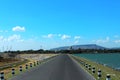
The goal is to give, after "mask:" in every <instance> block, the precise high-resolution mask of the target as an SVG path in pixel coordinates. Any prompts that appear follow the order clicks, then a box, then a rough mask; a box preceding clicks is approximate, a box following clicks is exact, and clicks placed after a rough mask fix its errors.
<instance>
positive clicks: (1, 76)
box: [0, 56, 56, 80]
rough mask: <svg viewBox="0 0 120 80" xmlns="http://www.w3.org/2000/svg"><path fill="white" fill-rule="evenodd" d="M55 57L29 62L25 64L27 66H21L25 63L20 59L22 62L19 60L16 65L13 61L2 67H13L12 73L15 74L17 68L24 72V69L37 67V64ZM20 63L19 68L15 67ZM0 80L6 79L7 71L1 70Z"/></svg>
mask: <svg viewBox="0 0 120 80" xmlns="http://www.w3.org/2000/svg"><path fill="white" fill-rule="evenodd" d="M53 57H56V56H52V57H49V58H46V59H44V60H40V61H35V62H31V63H29V64H25V66H21V65H20V64H21V63H23V62H21V61H20V63H18V62H17V63H14V65H13V63H12V64H8V65H5V66H3V67H1V68H0V69H3V68H12V69H11V75H12V76H15V75H16V70H19V72H20V73H22V72H23V69H24V70H25V71H27V70H29V69H31V68H33V67H35V66H37V65H39V64H41V63H43V62H46V61H48V60H50V59H52V58H53ZM25 61H28V60H25ZM18 65H20V66H19V67H18V68H17V69H15V68H14V67H15V66H18ZM0 80H6V79H5V73H4V72H3V71H2V72H0Z"/></svg>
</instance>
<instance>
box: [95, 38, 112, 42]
mask: <svg viewBox="0 0 120 80" xmlns="http://www.w3.org/2000/svg"><path fill="white" fill-rule="evenodd" d="M109 41H110V38H109V37H106V39H99V40H94V42H96V43H107V42H109Z"/></svg>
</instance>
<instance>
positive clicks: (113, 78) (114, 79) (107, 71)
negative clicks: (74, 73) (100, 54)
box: [71, 55, 120, 80]
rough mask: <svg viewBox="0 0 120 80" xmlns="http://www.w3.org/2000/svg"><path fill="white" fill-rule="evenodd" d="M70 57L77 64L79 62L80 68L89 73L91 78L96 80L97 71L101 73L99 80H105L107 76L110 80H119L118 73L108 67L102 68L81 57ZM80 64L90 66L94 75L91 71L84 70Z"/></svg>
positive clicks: (119, 75) (119, 74) (102, 66)
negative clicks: (93, 69) (94, 71)
mask: <svg viewBox="0 0 120 80" xmlns="http://www.w3.org/2000/svg"><path fill="white" fill-rule="evenodd" d="M71 57H72V58H73V59H75V60H76V61H77V62H79V63H80V66H82V67H83V68H84V69H85V70H86V71H87V72H89V73H90V74H91V75H92V76H94V77H95V79H96V80H98V79H97V78H98V75H97V72H98V70H99V69H100V70H101V71H102V77H101V80H105V79H106V75H107V74H110V76H111V80H120V71H116V70H114V69H112V68H110V67H107V66H104V65H102V64H98V63H96V62H93V61H90V60H88V59H85V58H82V57H77V56H73V55H72V56H71ZM81 62H84V63H85V64H90V65H91V67H95V68H96V73H95V74H93V73H92V70H89V69H88V68H86V67H85V66H84V65H82V64H81Z"/></svg>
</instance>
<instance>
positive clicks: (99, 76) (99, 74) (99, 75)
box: [98, 69, 102, 80]
mask: <svg viewBox="0 0 120 80" xmlns="http://www.w3.org/2000/svg"><path fill="white" fill-rule="evenodd" d="M101 77H102V71H101V70H100V69H99V70H98V80H100V79H101Z"/></svg>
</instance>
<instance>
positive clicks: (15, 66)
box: [1, 55, 57, 80]
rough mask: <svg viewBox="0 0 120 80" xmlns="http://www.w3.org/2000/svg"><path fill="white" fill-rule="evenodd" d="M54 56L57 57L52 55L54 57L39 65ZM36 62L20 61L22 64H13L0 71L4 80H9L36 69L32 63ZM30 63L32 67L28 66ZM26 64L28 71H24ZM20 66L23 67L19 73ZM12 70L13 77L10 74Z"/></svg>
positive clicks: (31, 60) (41, 61) (30, 60)
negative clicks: (13, 72)
mask: <svg viewBox="0 0 120 80" xmlns="http://www.w3.org/2000/svg"><path fill="white" fill-rule="evenodd" d="M55 56H57V55H54V56H52V55H51V57H49V58H46V59H44V60H40V61H39V65H40V64H44V63H46V62H48V61H49V60H51V59H52V58H53V57H55ZM36 61H37V60H33V59H29V60H26V61H22V62H19V63H13V64H12V66H11V67H8V68H5V69H3V70H1V71H3V72H4V74H5V80H9V79H11V78H13V77H15V76H16V75H19V74H22V73H24V72H26V71H28V70H30V69H32V68H34V67H36V66H37V65H36V66H34V62H36ZM30 63H32V64H33V67H30V65H29V64H30ZM26 64H28V69H27V70H26V69H25V67H26ZM20 65H21V66H22V67H23V71H22V72H20V71H19V67H20ZM12 68H14V69H15V75H14V76H13V75H12V73H11V72H12Z"/></svg>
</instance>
